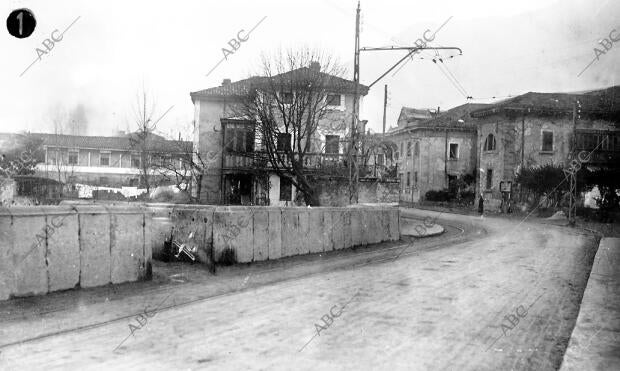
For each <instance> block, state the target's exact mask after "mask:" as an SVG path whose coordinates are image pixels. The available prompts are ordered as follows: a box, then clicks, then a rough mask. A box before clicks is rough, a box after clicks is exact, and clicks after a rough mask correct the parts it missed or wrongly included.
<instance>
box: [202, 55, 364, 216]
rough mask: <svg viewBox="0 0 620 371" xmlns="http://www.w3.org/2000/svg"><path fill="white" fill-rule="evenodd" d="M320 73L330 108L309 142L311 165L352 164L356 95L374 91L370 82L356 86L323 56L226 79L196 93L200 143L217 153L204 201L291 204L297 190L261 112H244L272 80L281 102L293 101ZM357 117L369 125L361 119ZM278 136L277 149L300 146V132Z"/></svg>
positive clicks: (323, 170)
mask: <svg viewBox="0 0 620 371" xmlns="http://www.w3.org/2000/svg"><path fill="white" fill-rule="evenodd" d="M314 78H316V79H319V80H321V81H322V83H324V84H325V86H324V91H323V93H324V103H325V111H324V115H322V116H321V119H320V121H319V123H318V128H317V130H316V131H315V132H313V133H312V135H313V138H312V140H311V145H310V146H309V148H304V150H305V151H306V152H305V155H304V160H303V161H304V162H305V163H304V165H305V171H312V172H314V173H316V174H336V173H338V171H337V170H342V169H346V166H347V162H346V158H347V155H346V152H347V148H348V139H347V138H350V137H348V136H349V135H350V125H351V123H352V120H353V101H354V96H355V94H356V91H357V94H358V96H359V97H360V101H361V97H362V96H365V95H366V94H367V93H368V88H367V87H366V86H363V85H358V86H357V89H356V86H355V83H354V82H353V81H350V80H346V79H343V78H340V77H337V76H333V75H328V74H326V73H324V72H322V71H321V66H320V64H319V63H318V62H312V63H311V64H310V65H309V66H307V67H301V68H298V69H294V70H292V71H287V72H284V73H280V74H277V75H274V76H271V77H262V76H255V77H250V78H248V79H244V80H239V81H236V82H231V81H230V79H225V80H224V81H223V82H222V85H221V86H217V87H212V88H208V89H205V90H200V91H196V92H192V93H190V96H191V99H192V102H193V104H194V117H195V121H194V127H195V132H194V145H195V148H197V150H198V151H199V153H200V154H201V155H202V156H203V157H205V158H210V159H213V166H209V168H208V169H206V171H205V174H203V176H202V185H201V190H202V191H201V201H202V202H205V203H211V204H262V205H289V204H291V203H292V202H293V201H294V200H295V199H296V196H297V195H296V193H297V190H296V188H295V187H294V186H293V185H292V183H291V180H290V178H289V177H286V176H281V175H282V172H280V173H279V172H277V171H274V169H273V161H270V159H269V156H267V151H266V143H265V139H264V138H263V136H264V135H265V134H264V133H261V131H260V130H259V129H258V127H259V125H257V120H258V119H259V118H257V117H251V116H250V115H248V114H240V113H239V112H240V107H241V106H243V104H244V102H245V100H246V99H247V97H248V96H249V95H251V94H253V93H255V92H257V91H259V92H260V91H261V89H263V87H265V86H266V85H274V84H275V85H278V86H280V85H282V86H283V87H282V91H280V92H279V93H278V98H279V99H278V104H281V105H283V106H285V105H287V104H293V100H294V99H295V97H296V96H295V94H297V93H296V92H295V90H294V88H291V89H290V90H289V87H291V86H296V84H299V83H301V82H304V83H305V81H308V79H310V80H311V81H312V79H314ZM305 84H306V85H307V83H305ZM284 85H286V87H284ZM357 108H358V111H357V112H359V106H358V107H357ZM289 112H290V111H289ZM304 114H305V113H304ZM300 117H305V116H303V115H301V116H300ZM357 122H358V123H357V125H358V128H359V129H360V130H363V128H360V125H361V121H360V120H357ZM273 140H276V141H277V143H275V146H274V147H276V148H272V150H273V151H277V152H281V151H287V150H288V151H291V146H293V151H297V148H295V145H294V141H295V138H294V134H293V135H291V134H290V133H284V132H280V133H278V135H277V138H273ZM341 173H342V172H341Z"/></svg>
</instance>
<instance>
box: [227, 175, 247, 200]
mask: <svg viewBox="0 0 620 371" xmlns="http://www.w3.org/2000/svg"><path fill="white" fill-rule="evenodd" d="M224 200H225V202H226V203H227V204H229V205H249V204H250V203H251V202H252V175H251V174H229V175H226V176H225V177H224Z"/></svg>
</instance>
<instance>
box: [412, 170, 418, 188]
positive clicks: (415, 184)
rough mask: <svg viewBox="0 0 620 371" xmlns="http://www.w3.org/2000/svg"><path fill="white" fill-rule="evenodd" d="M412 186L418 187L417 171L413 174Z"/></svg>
mask: <svg viewBox="0 0 620 371" xmlns="http://www.w3.org/2000/svg"><path fill="white" fill-rule="evenodd" d="M413 185H414V186H416V187H417V186H418V172H417V171H414V172H413Z"/></svg>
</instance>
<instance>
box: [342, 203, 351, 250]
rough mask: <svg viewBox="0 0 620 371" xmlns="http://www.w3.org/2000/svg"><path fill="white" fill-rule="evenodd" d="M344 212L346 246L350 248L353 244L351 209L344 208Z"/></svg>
mask: <svg viewBox="0 0 620 371" xmlns="http://www.w3.org/2000/svg"><path fill="white" fill-rule="evenodd" d="M341 212H342V217H343V225H344V227H343V228H342V233H343V238H344V248H345V249H348V248H350V247H352V246H353V227H352V222H351V210H344V211H341Z"/></svg>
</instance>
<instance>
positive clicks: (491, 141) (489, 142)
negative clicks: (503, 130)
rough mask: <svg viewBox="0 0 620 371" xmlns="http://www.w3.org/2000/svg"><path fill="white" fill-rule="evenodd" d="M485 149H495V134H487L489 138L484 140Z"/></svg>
mask: <svg viewBox="0 0 620 371" xmlns="http://www.w3.org/2000/svg"><path fill="white" fill-rule="evenodd" d="M484 150H485V151H495V136H494V135H493V134H489V135H487V139H486V140H485V141H484Z"/></svg>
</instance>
